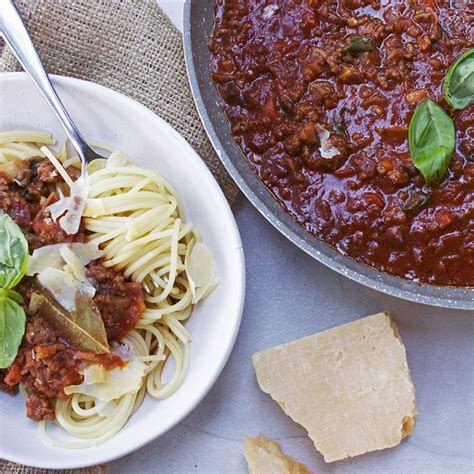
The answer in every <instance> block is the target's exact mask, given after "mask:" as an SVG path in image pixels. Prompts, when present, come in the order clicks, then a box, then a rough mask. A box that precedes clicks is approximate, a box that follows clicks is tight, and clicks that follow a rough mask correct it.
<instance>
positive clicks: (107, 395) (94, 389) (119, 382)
mask: <svg viewBox="0 0 474 474" xmlns="http://www.w3.org/2000/svg"><path fill="white" fill-rule="evenodd" d="M145 371H146V365H145V364H144V363H143V362H141V361H140V360H138V359H136V358H135V359H132V360H130V361H129V362H128V363H127V365H126V366H125V367H116V368H115V369H112V370H108V371H106V370H104V371H103V372H101V369H98V368H97V366H96V365H91V366H89V367H87V368H86V369H84V370H83V371H82V372H81V374H82V375H84V383H82V384H79V385H70V386H69V387H66V388H65V389H64V392H65V393H66V395H71V394H73V393H80V394H83V395H88V396H90V397H94V398H95V399H97V400H98V401H99V402H110V401H112V400H115V399H117V398H120V397H121V396H123V395H125V394H127V393H136V392H138V390H139V389H140V387H141V384H142V378H143V377H144V375H145ZM98 373H103V374H104V377H103V378H100V379H98V381H97V382H93V383H91V381H92V380H96V379H97V374H98ZM88 382H89V383H88ZM104 407H105V406H104Z"/></svg>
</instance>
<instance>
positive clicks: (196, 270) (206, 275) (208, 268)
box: [186, 242, 216, 303]
mask: <svg viewBox="0 0 474 474" xmlns="http://www.w3.org/2000/svg"><path fill="white" fill-rule="evenodd" d="M186 275H187V277H188V280H189V286H190V288H191V293H192V295H193V303H197V302H198V301H199V300H200V299H201V298H203V296H204V295H205V294H208V293H207V290H208V289H209V287H215V284H216V282H215V263H214V258H213V256H212V254H211V252H210V250H209V249H208V248H207V247H206V246H205V245H204V244H202V243H201V242H197V243H196V244H195V245H194V246H193V247H192V249H191V251H190V253H189V255H187V258H186ZM198 289H200V290H201V291H198Z"/></svg>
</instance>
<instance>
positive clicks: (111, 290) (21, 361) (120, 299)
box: [0, 158, 145, 421]
mask: <svg viewBox="0 0 474 474" xmlns="http://www.w3.org/2000/svg"><path fill="white" fill-rule="evenodd" d="M9 171H10V173H8V174H7V173H4V172H1V171H0V210H1V211H2V212H5V213H8V214H9V215H10V217H12V219H13V220H14V221H15V222H16V224H18V225H19V226H20V227H21V228H22V230H23V232H24V234H25V237H26V239H27V241H28V246H29V249H30V252H33V250H35V249H37V248H40V247H43V246H46V245H51V244H57V243H74V242H85V241H86V235H85V233H84V232H83V229H81V230H80V231H79V232H78V233H77V234H75V235H72V236H70V235H67V234H66V233H65V232H64V231H63V230H62V229H61V227H60V226H59V223H58V222H55V221H53V220H52V219H51V217H50V214H49V210H47V207H48V206H49V205H50V204H51V203H53V202H55V201H56V200H57V199H58V196H57V194H56V192H55V191H53V190H52V189H53V188H52V186H51V185H54V184H56V183H58V182H60V180H61V178H60V176H59V174H58V173H57V172H56V171H55V168H54V167H53V165H52V164H51V163H50V162H48V161H46V160H44V159H41V158H38V159H36V158H33V159H30V160H24V161H18V162H16V163H15V165H14V169H13V168H12V169H11V170H9ZM87 276H88V277H89V279H90V281H91V282H92V283H93V285H94V287H95V289H96V294H95V296H94V298H93V301H94V304H95V305H96V307H97V309H98V310H99V312H100V315H101V317H102V320H103V322H104V326H105V330H106V332H107V339H108V342H109V343H113V342H114V341H119V340H120V339H121V338H123V337H124V336H125V334H126V333H127V332H128V331H130V330H131V329H133V327H134V326H135V325H136V323H137V322H138V320H139V319H140V316H141V314H142V313H143V311H144V309H145V303H144V294H143V291H142V289H141V286H140V285H139V284H137V283H131V282H128V281H126V280H125V278H124V277H123V276H122V275H121V274H120V273H118V272H116V271H115V270H113V269H111V268H106V267H105V266H103V265H102V263H101V261H94V262H91V263H90V264H89V265H88V268H87ZM34 288H35V286H34V278H31V277H25V278H24V279H23V280H22V282H21V283H20V285H18V286H17V287H16V288H15V290H16V291H17V292H18V293H20V294H21V295H22V297H23V300H24V303H23V306H24V309H25V313H26V317H27V323H26V330H25V335H24V337H23V341H22V344H21V346H20V349H19V351H18V354H17V356H16V359H15V361H14V362H13V364H12V365H11V366H10V367H9V368H8V369H0V390H2V391H5V392H9V393H14V392H15V391H16V388H17V387H18V386H19V385H20V384H21V385H22V386H23V387H24V388H25V390H26V392H27V400H26V410H27V415H28V417H29V418H31V419H33V420H36V421H39V420H54V419H55V405H56V400H57V399H58V398H59V399H67V398H68V397H67V395H66V394H65V393H64V388H65V387H67V386H69V385H73V384H77V383H81V382H82V379H83V377H82V375H81V374H80V373H79V372H80V371H81V370H82V369H84V368H85V367H86V366H87V365H89V364H102V365H103V366H104V367H106V368H107V369H112V368H114V367H117V366H121V365H123V362H122V360H121V359H120V357H118V356H117V355H114V354H112V353H109V354H96V353H93V352H87V351H84V350H81V349H80V348H78V347H75V345H74V344H73V343H71V341H69V340H67V339H66V338H64V337H63V335H62V334H61V333H60V332H59V331H57V330H56V329H55V328H53V327H52V326H51V325H50V324H49V323H48V322H47V318H45V317H43V316H42V314H41V309H40V310H35V309H32V308H31V307H30V305H29V301H30V297H31V294H32V292H33V290H34Z"/></svg>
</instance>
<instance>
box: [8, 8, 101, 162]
mask: <svg viewBox="0 0 474 474" xmlns="http://www.w3.org/2000/svg"><path fill="white" fill-rule="evenodd" d="M0 33H1V34H2V36H3V38H4V39H5V42H6V43H7V44H8V45H9V46H10V48H11V49H12V51H13V53H14V54H15V56H16V58H17V59H18V61H19V62H20V64H21V65H22V66H23V69H24V70H25V71H26V72H27V73H28V75H29V76H30V78H31V79H32V81H33V82H34V83H35V84H36V86H37V87H38V89H39V90H40V92H41V93H42V94H43V96H44V98H45V99H46V101H47V102H48V104H49V105H50V107H51V108H52V109H53V111H54V113H55V114H56V117H57V118H58V120H59V121H60V123H61V125H62V126H63V128H64V130H65V131H66V134H67V136H68V137H69V140H70V141H71V143H72V145H73V147H74V148H75V150H76V151H77V153H78V154H79V156H80V158H81V159H82V161H83V163H86V162H87V161H89V160H88V158H89V157H90V152H91V151H92V150H91V149H90V148H89V146H88V145H87V143H86V142H85V140H84V139H83V137H82V136H81V134H80V133H79V131H78V129H77V127H76V126H75V125H74V123H73V121H72V119H71V117H70V116H69V114H68V113H67V111H66V109H65V108H64V106H63V104H62V102H61V100H60V99H59V97H58V95H57V93H56V91H55V90H54V87H53V86H52V84H51V82H50V80H49V77H48V75H47V74H46V71H45V69H44V67H43V64H42V63H41V59H40V57H39V56H38V52H37V51H36V48H35V46H34V44H33V42H32V40H31V38H30V35H29V34H28V31H27V29H26V27H25V25H24V23H23V20H22V19H21V16H20V14H19V13H18V10H17V9H16V7H15V5H14V3H13V2H12V0H1V2H0ZM92 153H94V152H92Z"/></svg>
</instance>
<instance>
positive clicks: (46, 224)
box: [27, 193, 85, 250]
mask: <svg viewBox="0 0 474 474" xmlns="http://www.w3.org/2000/svg"><path fill="white" fill-rule="evenodd" d="M57 199H58V197H57V196H56V194H55V193H52V194H50V196H49V197H48V199H47V200H46V201H45V202H44V203H43V205H42V207H41V208H40V210H39V211H38V213H37V214H36V216H35V217H34V219H33V220H32V221H31V229H32V231H33V232H32V233H30V234H29V235H27V238H28V243H29V247H30V250H35V249H37V248H39V247H43V246H45V245H52V244H61V243H66V242H67V243H73V242H85V235H84V233H83V232H81V230H80V231H79V233H77V234H74V235H68V234H66V232H64V230H63V229H62V228H61V225H60V223H59V220H58V221H53V219H52V218H51V216H50V213H49V211H48V209H47V208H48V206H50V205H51V204H52V203H54V202H56V201H57Z"/></svg>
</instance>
